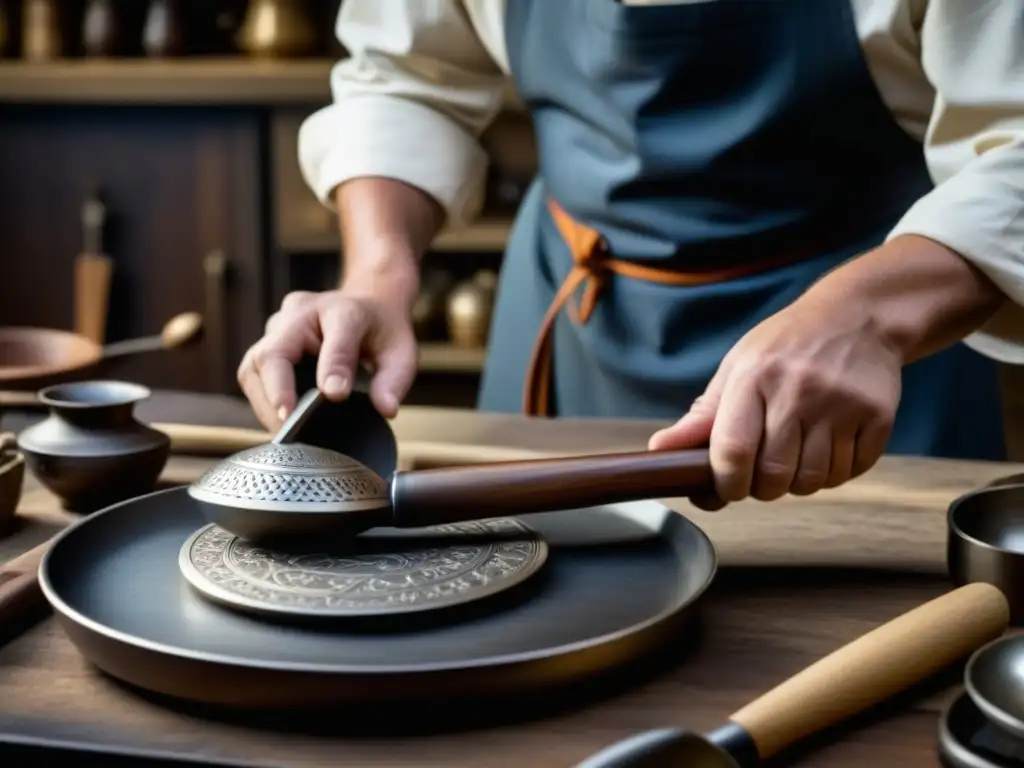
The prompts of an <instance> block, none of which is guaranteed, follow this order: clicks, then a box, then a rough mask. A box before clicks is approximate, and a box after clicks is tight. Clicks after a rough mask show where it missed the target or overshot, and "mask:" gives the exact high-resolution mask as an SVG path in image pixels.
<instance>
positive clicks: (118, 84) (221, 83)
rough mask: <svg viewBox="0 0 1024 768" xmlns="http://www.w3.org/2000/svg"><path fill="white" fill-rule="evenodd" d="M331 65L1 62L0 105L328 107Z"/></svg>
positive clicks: (175, 61)
mask: <svg viewBox="0 0 1024 768" xmlns="http://www.w3.org/2000/svg"><path fill="white" fill-rule="evenodd" d="M333 65H334V60H333V59H301V60H294V61H264V60H260V59H247V58H240V57H223V58H182V59H173V60H157V59H153V60H150V59H107V60H102V59H63V60H58V61H53V62H46V63H31V62H24V61H3V62H0V102H9V103H32V104H176V105H182V104H187V105H202V104H217V105H238V104H258V105H279V104H293V105H297V104H326V103H328V102H329V101H330V100H331V88H330V72H331V67H332V66H333Z"/></svg>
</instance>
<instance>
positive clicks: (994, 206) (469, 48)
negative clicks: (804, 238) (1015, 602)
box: [298, 0, 1024, 364]
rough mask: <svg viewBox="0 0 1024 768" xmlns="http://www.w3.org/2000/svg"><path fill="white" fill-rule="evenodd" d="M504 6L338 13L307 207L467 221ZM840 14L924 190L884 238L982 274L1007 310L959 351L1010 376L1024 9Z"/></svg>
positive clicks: (346, 8) (490, 115)
mask: <svg viewBox="0 0 1024 768" xmlns="http://www.w3.org/2000/svg"><path fill="white" fill-rule="evenodd" d="M511 1H512V2H515V0H511ZM549 1H551V2H558V1H559V0H549ZM719 1H720V0H622V2H627V3H629V2H632V3H634V4H642V3H665V2H679V3H697V2H719ZM505 2H506V0H343V2H342V4H341V9H340V11H339V13H338V18H337V23H336V30H335V31H336V34H337V37H338V39H339V41H340V42H341V43H342V44H343V45H344V46H345V48H346V49H347V50H348V52H349V54H350V57H349V58H347V59H345V60H343V61H341V62H339V63H338V64H336V65H335V67H334V68H333V70H332V74H331V90H332V94H333V103H332V104H330V105H329V106H326V107H324V108H323V109H321V110H319V111H317V112H315V113H314V114H313V115H311V116H310V117H309V118H308V119H307V120H306V121H305V122H304V123H303V125H302V128H301V130H300V132H299V147H298V151H299V164H300V167H301V170H302V173H303V177H304V178H305V180H306V183H307V184H308V185H309V186H310V188H311V189H312V190H313V192H314V193H315V194H316V195H317V197H318V198H319V199H320V200H321V202H323V203H324V204H325V205H330V204H331V196H332V193H333V191H334V189H335V188H336V187H337V186H338V185H339V184H341V183H342V182H344V181H347V180H349V179H353V178H357V177H361V176H378V177H387V178H394V179H398V180H401V181H404V182H406V183H408V184H410V185H412V186H415V187H417V188H419V189H421V190H423V191H425V192H427V193H428V194H430V195H431V196H432V197H434V198H435V199H436V200H437V201H438V202H439V203H440V204H441V205H442V206H443V207H444V210H445V212H446V215H447V223H448V227H449V228H452V229H458V228H461V227H463V226H465V225H467V224H468V223H470V222H471V221H472V220H473V218H474V217H475V216H476V215H477V213H478V212H479V210H480V206H481V204H482V202H483V190H484V181H485V177H486V169H487V164H488V159H487V156H486V154H485V153H484V151H483V149H481V147H480V145H479V143H478V141H477V139H478V137H479V136H480V135H481V133H483V131H484V130H485V129H486V128H487V127H488V126H489V125H490V124H491V122H492V121H493V120H494V118H495V117H496V115H497V114H498V112H499V111H500V110H501V109H502V106H503V105H504V104H507V103H508V100H509V98H511V99H512V100H513V102H514V101H515V96H514V90H513V88H514V86H513V84H512V83H511V78H510V76H509V66H508V57H507V54H506V50H505V36H504V28H503V27H504V14H505ZM848 2H850V4H851V6H852V8H853V16H854V19H855V24H856V32H857V35H858V37H859V39H860V41H861V46H862V49H863V51H864V56H865V61H866V63H867V66H868V69H869V71H870V72H871V75H872V77H873V79H874V81H875V84H876V87H877V88H878V91H879V95H880V96H881V99H882V101H883V102H884V103H885V105H886V106H887V107H888V108H889V110H890V111H891V113H892V115H893V117H894V119H895V120H896V122H897V123H898V124H899V125H900V126H901V127H902V128H903V129H904V130H906V131H907V133H909V134H910V135H911V136H913V137H914V138H916V139H918V140H920V141H921V142H922V143H923V146H924V155H925V159H926V162H927V165H928V168H929V170H930V172H931V175H932V178H933V180H934V181H935V185H936V186H935V188H934V189H933V190H932V191H930V192H929V193H928V194H926V195H925V196H924V197H922V198H921V199H920V200H918V201H917V202H916V203H915V204H914V205H913V206H912V207H911V208H910V210H908V211H907V212H906V214H905V215H904V216H903V217H902V219H901V220H900V221H899V222H898V223H897V224H896V226H895V227H894V229H893V230H892V232H891V233H890V235H889V237H890V239H891V238H892V237H895V236H897V235H901V234H916V235H921V236H924V237H928V238H931V239H933V240H936V241H938V242H940V243H943V244H944V245H946V246H948V247H950V248H952V249H953V250H955V251H957V252H958V253H960V254H961V255H963V256H964V257H965V258H967V259H969V260H970V261H971V262H973V263H974V264H975V265H976V266H977V267H978V268H979V269H981V270H982V271H983V272H984V273H985V274H987V275H988V276H989V278H991V279H992V280H993V281H994V282H995V284H996V285H997V286H998V287H999V288H1000V289H1001V290H1002V291H1003V293H1005V294H1006V296H1007V297H1008V301H1007V302H1006V303H1005V304H1004V306H1003V307H1002V309H1000V310H999V311H998V312H997V313H996V315H995V316H994V317H993V318H992V319H991V320H990V321H989V322H988V323H987V324H986V325H985V327H984V328H982V329H981V330H980V331H979V332H978V333H975V334H973V335H972V336H970V337H969V338H968V339H967V340H966V341H967V343H968V344H969V345H970V346H972V347H973V348H975V349H976V350H978V351H979V352H982V353H983V354H986V355H988V356H990V357H993V358H996V359H998V360H1002V361H1004V362H1010V363H1016V364H1019V363H1024V306H1022V305H1024V0H848ZM510 94H511V96H510Z"/></svg>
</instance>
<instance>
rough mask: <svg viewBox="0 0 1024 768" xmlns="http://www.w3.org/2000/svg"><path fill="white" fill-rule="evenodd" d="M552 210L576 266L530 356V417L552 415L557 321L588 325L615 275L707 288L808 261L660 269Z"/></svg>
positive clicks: (551, 203) (554, 206) (526, 404)
mask: <svg viewBox="0 0 1024 768" xmlns="http://www.w3.org/2000/svg"><path fill="white" fill-rule="evenodd" d="M548 210H549V212H550V213H551V217H552V219H553V220H554V222H555V226H556V227H558V232H559V234H560V235H561V236H562V239H563V240H564V241H565V244H566V245H567V246H568V248H569V251H570V252H571V254H572V261H573V266H572V268H571V269H570V270H569V274H568V275H566V277H565V280H564V281H563V283H562V285H561V287H560V288H559V289H558V291H557V292H556V293H555V297H554V299H553V300H552V301H551V305H550V306H549V307H548V310H547V312H545V313H544V318H543V320H541V324H540V330H539V331H538V333H537V338H536V340H535V341H534V344H533V349H532V351H531V353H530V362H529V364H528V366H527V369H526V381H525V384H524V392H523V412H524V413H525V414H526V415H527V416H550V415H551V384H552V379H553V376H552V373H553V367H554V355H553V352H554V350H553V339H554V334H553V330H554V326H555V319H556V318H557V317H558V314H559V312H561V311H562V310H563V309H566V310H567V311H568V312H569V316H570V318H572V320H573V322H575V323H577V324H579V325H584V324H586V322H587V321H588V320H589V319H590V316H591V315H592V314H593V312H594V309H595V308H596V307H597V302H598V299H600V297H601V293H602V291H603V290H604V287H605V285H607V283H608V280H609V278H610V277H611V276H612V275H620V276H622V277H628V278H632V279H634V280H644V281H647V282H650V283H657V284H660V285H669V286H679V287H682V286H689V285H707V284H710V283H718V282H725V281H727V280H735V279H737V278H741V277H746V276H748V275H753V274H757V273H759V272H763V271H766V270H768V269H771V268H772V267H774V266H781V265H782V264H785V263H791V262H795V261H798V260H799V259H801V258H804V256H803V254H801V255H800V256H798V257H793V256H790V257H788V258H785V259H777V260H770V261H763V262H758V263H754V264H743V265H740V266H736V267H729V268H726V269H713V270H701V271H697V272H682V271H679V270H671V269H660V268H658V267H651V266H647V265H644V264H637V263H636V262H631V261H624V260H621V259H614V258H611V254H610V252H609V249H608V244H607V242H606V241H605V239H604V237H603V236H602V235H601V233H600V232H598V231H597V230H596V229H593V228H591V227H588V226H587V225H586V224H582V223H580V222H578V221H576V220H575V219H574V218H573V217H572V216H570V215H569V213H568V212H566V211H565V209H563V208H562V206H560V205H559V204H558V202H557V201H555V200H554V199H553V198H550V197H549V198H548ZM581 286H582V287H583V295H582V296H581V298H580V300H579V302H577V301H576V299H575V296H576V291H577V290H578V289H579V288H580V287H581Z"/></svg>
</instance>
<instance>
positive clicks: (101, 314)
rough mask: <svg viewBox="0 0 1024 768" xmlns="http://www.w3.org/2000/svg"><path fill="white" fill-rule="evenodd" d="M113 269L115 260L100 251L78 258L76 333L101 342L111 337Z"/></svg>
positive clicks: (98, 342)
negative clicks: (108, 320)
mask: <svg viewBox="0 0 1024 768" xmlns="http://www.w3.org/2000/svg"><path fill="white" fill-rule="evenodd" d="M113 271H114V262H113V260H112V259H111V258H110V257H108V256H104V255H102V254H100V253H81V254H79V255H78V257H77V258H76V259H75V304H74V307H75V333H77V334H79V335H80V336H85V338H87V339H89V341H92V342H93V343H95V344H99V345H102V344H103V343H104V342H105V341H106V340H107V338H106V337H107V316H108V314H109V311H110V282H111V279H112V275H113Z"/></svg>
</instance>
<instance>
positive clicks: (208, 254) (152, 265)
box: [0, 105, 268, 391]
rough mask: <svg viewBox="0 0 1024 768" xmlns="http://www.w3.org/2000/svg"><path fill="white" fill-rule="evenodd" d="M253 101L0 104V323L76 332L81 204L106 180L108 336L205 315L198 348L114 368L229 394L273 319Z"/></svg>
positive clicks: (151, 381)
mask: <svg viewBox="0 0 1024 768" xmlns="http://www.w3.org/2000/svg"><path fill="white" fill-rule="evenodd" d="M264 122H265V121H264V120H263V119H262V118H261V113H260V112H259V111H257V110H256V109H252V108H246V107H238V108H217V107H181V106H176V107H163V106H88V105H83V106H66V105H62V106H53V107H49V106H32V105H23V106H3V107H0V234H2V242H3V254H2V256H0V324H4V325H43V326H53V327H62V328H71V327H72V319H73V310H72V290H73V284H72V275H73V271H72V270H73V264H74V259H75V256H76V254H77V253H78V252H79V251H80V250H81V248H82V227H81V221H80V216H81V206H82V204H83V202H84V200H85V199H86V198H87V196H89V195H90V194H92V193H93V192H94V191H95V190H100V192H101V194H102V197H103V200H104V202H105V203H106V206H107V210H108V221H107V226H106V228H105V238H104V239H105V242H104V249H105V251H106V252H107V253H108V254H109V255H110V256H111V257H112V258H113V260H114V262H115V272H114V282H113V287H112V290H111V299H110V302H111V303H110V315H109V325H108V340H109V341H115V340H119V339H125V338H131V337H134V336H140V335H146V334H151V333H157V332H159V331H160V328H161V326H162V325H163V323H164V322H165V321H166V320H167V319H168V318H170V317H171V316H173V315H175V314H177V313H179V312H183V311H189V310H197V311H201V312H203V313H204V316H205V319H206V323H207V329H206V333H205V335H204V339H203V341H202V342H201V343H200V344H199V345H197V346H195V347H193V348H191V349H188V350H181V351H176V352H174V353H168V354H154V355H150V356H147V357H139V358H134V359H127V360H124V361H121V362H119V363H118V364H117V366H116V367H115V366H113V365H111V366H110V369H109V370H108V371H106V373H108V374H109V375H117V376H123V377H127V378H131V379H133V380H136V381H140V382H143V383H145V384H148V385H151V386H158V387H173V388H182V389H192V390H198V391H230V390H231V389H233V388H234V371H235V367H236V366H237V363H238V361H239V360H240V358H241V355H242V354H243V352H244V350H245V348H246V347H247V346H248V345H249V344H251V343H252V342H253V341H255V340H256V339H257V338H259V335H260V333H261V332H262V329H263V322H264V318H265V316H266V305H267V300H268V297H267V295H266V285H265V283H266V280H265V275H266V270H265V264H264V260H265V253H264V248H263V237H264V233H263V228H264V221H265V214H264V202H263V199H264V196H265V194H264V185H263V183H262V180H261V176H260V174H261V162H262V160H261V158H262V157H264V156H265V153H264V151H263V147H262V145H261V142H262V136H263V131H262V125H263V123H264Z"/></svg>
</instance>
